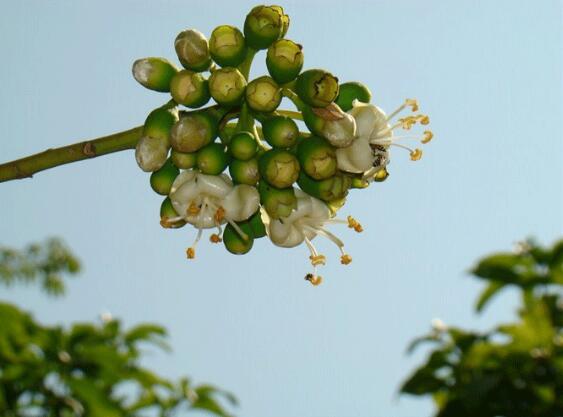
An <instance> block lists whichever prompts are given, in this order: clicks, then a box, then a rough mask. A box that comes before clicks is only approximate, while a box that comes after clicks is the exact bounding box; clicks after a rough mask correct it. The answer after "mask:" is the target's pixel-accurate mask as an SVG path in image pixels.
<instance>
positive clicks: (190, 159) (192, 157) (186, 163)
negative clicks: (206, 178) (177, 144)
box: [170, 149, 197, 169]
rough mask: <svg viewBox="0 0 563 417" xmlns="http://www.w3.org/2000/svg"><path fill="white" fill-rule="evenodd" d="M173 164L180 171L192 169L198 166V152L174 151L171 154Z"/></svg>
mask: <svg viewBox="0 0 563 417" xmlns="http://www.w3.org/2000/svg"><path fill="white" fill-rule="evenodd" d="M170 159H171V160H172V163H173V164H174V165H176V166H177V167H178V168H180V169H190V168H193V167H195V166H196V163H197V162H196V160H197V152H192V153H184V152H178V151H176V150H174V149H172V153H171V154H170Z"/></svg>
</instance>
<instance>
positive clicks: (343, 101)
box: [336, 81, 371, 111]
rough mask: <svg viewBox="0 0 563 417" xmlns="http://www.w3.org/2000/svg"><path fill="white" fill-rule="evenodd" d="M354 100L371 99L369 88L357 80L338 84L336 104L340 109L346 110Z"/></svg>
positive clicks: (367, 100)
mask: <svg viewBox="0 0 563 417" xmlns="http://www.w3.org/2000/svg"><path fill="white" fill-rule="evenodd" d="M354 100H358V101H361V102H362V103H369V102H370V101H371V91H369V88H368V87H367V86H366V85H365V84H362V83H360V82H357V81H351V82H347V83H344V84H340V87H339V92H338V97H337V98H336V104H338V106H340V108H341V109H342V110H344V111H348V110H351V109H352V107H353V106H352V103H353V102H354Z"/></svg>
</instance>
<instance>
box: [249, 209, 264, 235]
mask: <svg viewBox="0 0 563 417" xmlns="http://www.w3.org/2000/svg"><path fill="white" fill-rule="evenodd" d="M247 222H248V224H249V225H250V228H251V229H252V234H253V235H254V238H255V239H259V238H261V237H264V236H266V226H264V222H263V221H262V214H261V213H260V210H258V211H257V212H256V213H254V214H253V215H252V216H250V218H249V219H248V220H247Z"/></svg>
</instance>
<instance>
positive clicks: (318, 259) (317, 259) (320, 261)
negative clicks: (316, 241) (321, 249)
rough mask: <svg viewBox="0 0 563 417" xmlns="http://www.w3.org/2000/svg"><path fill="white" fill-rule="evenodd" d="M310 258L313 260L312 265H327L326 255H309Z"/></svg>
mask: <svg viewBox="0 0 563 417" xmlns="http://www.w3.org/2000/svg"><path fill="white" fill-rule="evenodd" d="M309 259H310V260H311V265H313V266H317V265H326V257H325V256H324V255H316V256H313V255H311V256H309Z"/></svg>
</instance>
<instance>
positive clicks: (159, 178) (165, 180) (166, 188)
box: [150, 159, 180, 195]
mask: <svg viewBox="0 0 563 417" xmlns="http://www.w3.org/2000/svg"><path fill="white" fill-rule="evenodd" d="M179 173H180V170H179V169H178V168H177V167H176V166H175V165H174V164H173V163H172V161H171V160H170V159H169V160H168V161H166V163H165V164H164V165H163V166H162V167H161V168H160V169H159V170H158V171H155V172H153V173H152V174H151V178H150V183H151V187H152V189H153V190H154V191H155V192H156V193H158V194H160V195H168V194H169V193H170V189H171V188H172V183H173V182H174V180H175V179H176V177H177V176H178V174H179Z"/></svg>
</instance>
